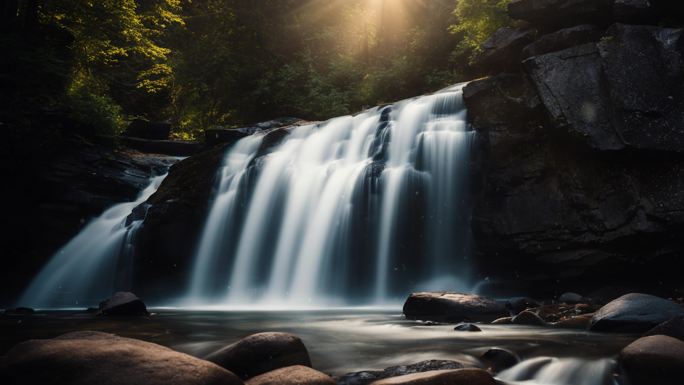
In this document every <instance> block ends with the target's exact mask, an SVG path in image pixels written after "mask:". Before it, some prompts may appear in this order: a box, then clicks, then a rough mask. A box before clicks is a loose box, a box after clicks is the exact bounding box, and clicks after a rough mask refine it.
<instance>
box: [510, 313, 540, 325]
mask: <svg viewBox="0 0 684 385" xmlns="http://www.w3.org/2000/svg"><path fill="white" fill-rule="evenodd" d="M511 322H512V323H513V324H514V325H529V326H546V322H545V321H544V320H543V319H542V318H541V317H540V316H538V315H537V314H536V313H534V312H531V311H529V310H525V311H524V312H522V313H520V314H518V315H516V316H515V317H513V319H512V320H511Z"/></svg>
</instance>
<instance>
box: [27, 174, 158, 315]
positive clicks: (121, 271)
mask: <svg viewBox="0 0 684 385" xmlns="http://www.w3.org/2000/svg"><path fill="white" fill-rule="evenodd" d="M165 176H166V175H163V176H157V177H153V178H152V179H151V180H150V183H149V185H148V186H147V187H146V188H145V189H144V190H143V191H142V192H141V193H140V194H139V195H138V197H137V199H136V200H135V201H133V202H126V203H120V204H117V205H114V206H112V207H111V208H109V209H108V210H106V211H105V212H104V213H103V214H102V215H101V216H100V217H98V218H96V219H94V220H92V221H91V222H90V223H89V224H87V225H86V226H85V227H84V228H83V230H81V232H80V233H78V235H76V237H74V238H73V239H72V240H71V241H69V243H67V244H66V245H65V246H64V247H62V248H61V249H60V250H59V251H58V252H57V253H56V254H55V255H54V256H53V257H52V258H51V259H50V261H49V262H48V263H47V265H45V266H44V267H43V269H42V270H41V271H40V272H39V273H38V275H37V276H36V277H35V278H34V279H33V281H32V282H31V284H30V285H29V287H28V288H27V289H26V291H25V292H24V293H23V295H22V297H21V298H20V299H19V301H18V303H21V304H25V305H27V306H32V307H37V308H63V307H79V306H92V305H97V304H98V302H99V301H101V300H103V299H105V298H108V297H109V296H110V295H111V294H112V291H113V290H115V289H117V287H122V288H128V287H129V286H130V281H129V280H130V276H131V274H130V267H131V263H132V258H133V241H134V238H135V234H136V231H137V230H138V228H140V226H141V225H142V223H143V219H144V215H143V216H141V218H136V219H133V220H130V219H129V218H130V216H131V214H132V213H133V210H134V209H135V208H136V207H138V206H139V205H141V204H142V203H143V202H145V201H146V200H147V199H148V198H149V197H150V196H151V195H152V194H154V192H155V191H157V188H159V185H161V182H162V181H163V180H164V178H165Z"/></svg>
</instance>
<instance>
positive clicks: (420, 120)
mask: <svg viewBox="0 0 684 385" xmlns="http://www.w3.org/2000/svg"><path fill="white" fill-rule="evenodd" d="M462 88H463V85H458V86H454V87H451V88H448V89H445V90H443V91H441V92H438V93H436V94H433V95H427V96H422V97H418V98H414V99H410V100H406V101H403V102H399V103H396V104H394V105H392V106H385V107H377V108H374V109H371V110H368V111H365V112H363V113H361V114H358V115H355V116H345V117H340V118H335V119H332V120H330V121H327V122H325V123H321V124H315V125H305V126H298V127H291V128H288V129H280V130H281V131H280V132H279V133H278V132H277V131H269V132H261V133H256V134H254V135H252V136H250V137H247V138H244V139H242V140H240V141H239V142H238V143H237V144H235V145H234V146H233V147H232V148H231V149H230V150H229V151H228V152H227V155H226V157H225V160H224V164H223V167H222V168H221V170H220V173H219V183H218V188H217V193H216V196H215V200H214V203H213V205H212V208H211V209H210V213H209V216H208V219H207V223H206V225H205V229H204V233H203V235H202V237H201V242H200V244H199V247H198V252H197V255H196V257H195V264H194V269H193V272H192V275H191V277H192V279H191V285H190V289H189V294H188V298H187V303H186V304H189V305H193V304H194V305H200V304H203V305H206V304H228V305H251V304H255V303H259V304H262V305H273V304H276V305H287V306H293V305H304V306H309V305H346V304H354V303H366V304H368V303H387V302H388V301H395V300H399V299H400V297H403V296H404V295H406V293H407V292H408V291H409V290H415V289H429V288H430V287H429V286H430V285H429V282H430V281H433V280H436V279H439V278H442V279H446V280H449V287H451V288H458V287H459V285H463V284H464V283H465V282H464V281H465V279H466V278H467V265H466V264H465V263H463V260H464V259H465V258H466V257H467V239H468V234H467V225H466V223H467V219H468V218H467V217H468V213H467V211H466V210H465V208H466V204H465V202H464V200H465V191H464V190H465V183H464V182H465V179H466V178H465V175H464V173H465V171H466V170H467V162H468V150H469V145H470V142H471V138H472V135H473V133H472V132H469V131H468V130H467V124H466V110H465V107H464V104H463V97H462ZM282 130H287V133H286V136H285V138H284V139H282V140H281V142H280V144H278V145H277V146H273V145H272V142H273V141H272V140H270V136H271V135H276V134H279V135H282V134H283V131H282Z"/></svg>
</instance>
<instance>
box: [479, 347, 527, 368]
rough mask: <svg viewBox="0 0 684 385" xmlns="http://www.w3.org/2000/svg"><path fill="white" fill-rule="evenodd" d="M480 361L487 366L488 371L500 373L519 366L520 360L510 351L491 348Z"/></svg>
mask: <svg viewBox="0 0 684 385" xmlns="http://www.w3.org/2000/svg"><path fill="white" fill-rule="evenodd" d="M480 361H482V362H483V363H484V364H485V366H486V367H487V370H489V371H490V372H493V373H498V372H500V371H502V370H506V369H508V368H510V367H513V366H515V365H517V364H518V362H520V358H519V357H518V355H517V354H515V353H513V352H511V351H510V350H506V349H501V348H491V349H489V350H487V351H486V352H484V353H483V354H482V355H481V356H480Z"/></svg>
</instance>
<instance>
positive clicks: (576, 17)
mask: <svg viewBox="0 0 684 385" xmlns="http://www.w3.org/2000/svg"><path fill="white" fill-rule="evenodd" d="M612 1H613V0H513V1H511V2H510V3H509V4H508V15H509V16H510V17H511V18H513V19H517V20H525V21H528V22H530V23H532V24H533V25H534V26H538V27H542V28H546V29H553V28H558V27H563V26H573V25H579V24H593V23H598V24H607V23H609V22H610V9H611V5H612Z"/></svg>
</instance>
